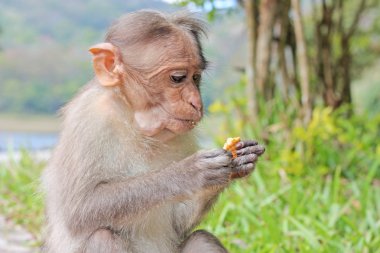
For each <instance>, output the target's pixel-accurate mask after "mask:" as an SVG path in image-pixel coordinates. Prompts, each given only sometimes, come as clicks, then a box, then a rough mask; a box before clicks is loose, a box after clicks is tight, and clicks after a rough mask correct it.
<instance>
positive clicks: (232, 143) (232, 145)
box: [223, 137, 240, 158]
mask: <svg viewBox="0 0 380 253" xmlns="http://www.w3.org/2000/svg"><path fill="white" fill-rule="evenodd" d="M239 141H240V137H234V138H228V139H227V141H226V143H224V146H223V149H224V150H227V151H231V153H232V157H233V158H236V157H237V154H236V144H238V142H239Z"/></svg>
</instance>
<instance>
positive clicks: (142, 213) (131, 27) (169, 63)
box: [42, 10, 265, 253]
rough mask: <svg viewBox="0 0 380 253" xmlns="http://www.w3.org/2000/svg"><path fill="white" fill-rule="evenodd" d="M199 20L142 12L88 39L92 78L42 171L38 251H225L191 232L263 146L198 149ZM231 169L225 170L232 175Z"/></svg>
mask: <svg viewBox="0 0 380 253" xmlns="http://www.w3.org/2000/svg"><path fill="white" fill-rule="evenodd" d="M205 35H206V32H205V23H204V21H202V20H201V19H199V18H197V17H194V15H193V14H191V13H186V12H177V13H172V14H164V13H161V12H157V11H153V10H140V11H136V12H132V13H129V14H126V15H124V16H122V17H120V18H119V19H118V20H117V21H115V22H114V23H113V24H112V25H111V26H110V28H109V30H108V32H107V34H106V37H105V41H104V42H102V43H99V44H96V45H94V46H92V47H91V48H90V49H89V51H90V53H91V54H92V56H93V68H94V78H93V79H92V80H90V81H89V82H88V83H87V84H86V85H85V86H84V87H83V88H82V90H81V91H80V92H79V93H78V94H77V95H76V96H75V97H74V98H73V99H72V100H71V101H70V102H69V103H67V104H66V105H65V106H64V107H63V109H62V111H61V114H62V115H61V116H62V127H61V130H60V134H59V140H58V143H57V145H56V147H55V149H54V150H53V152H52V156H51V158H50V160H49V161H48V163H47V166H46V168H45V169H44V171H43V174H42V186H43V190H44V193H45V204H46V231H45V239H44V246H43V252H45V253H197V252H210V253H225V252H228V251H227V249H226V248H225V247H224V246H223V245H222V243H221V242H220V241H219V239H217V238H216V236H214V235H213V234H211V233H210V232H208V231H205V230H196V231H193V230H194V228H195V227H196V226H197V225H198V224H199V223H200V221H201V220H202V218H203V217H204V216H205V214H206V213H207V212H208V211H210V209H211V207H212V206H213V204H214V203H215V202H216V200H217V197H218V195H219V194H220V193H221V192H222V191H223V190H224V189H225V188H227V187H228V186H229V185H230V184H231V181H233V180H235V178H242V177H245V176H247V175H249V174H250V173H251V172H252V171H253V170H254V167H255V164H256V162H257V160H258V157H259V156H260V155H262V154H263V153H264V151H265V148H264V147H263V146H261V145H259V144H258V143H257V142H256V141H253V140H245V141H241V142H239V143H238V144H237V146H236V147H237V155H238V157H237V158H235V159H232V155H231V153H230V152H229V151H225V150H223V149H211V150H199V147H198V144H197V134H196V126H197V124H198V123H199V122H200V120H201V119H202V117H203V114H204V113H203V103H202V99H201V94H200V83H201V77H202V73H203V71H204V70H205V69H206V67H207V63H208V62H207V60H206V59H205V57H204V55H203V52H202V45H201V39H202V38H203V37H204V36H205ZM232 173H234V175H237V176H234V178H231V177H230V175H231V174H232Z"/></svg>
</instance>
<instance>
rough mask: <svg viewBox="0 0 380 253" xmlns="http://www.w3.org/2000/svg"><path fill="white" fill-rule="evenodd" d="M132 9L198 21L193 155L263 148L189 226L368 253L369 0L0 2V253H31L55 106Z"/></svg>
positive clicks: (243, 240) (371, 196)
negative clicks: (238, 142) (183, 14)
mask: <svg viewBox="0 0 380 253" xmlns="http://www.w3.org/2000/svg"><path fill="white" fill-rule="evenodd" d="M143 8H149V9H155V10H160V11H164V12H172V11H175V10H179V9H182V8H188V9H190V10H191V11H195V12H198V15H199V16H201V17H203V18H204V19H206V20H208V22H209V36H208V38H206V39H205V40H204V49H205V55H206V56H207V58H208V59H209V60H210V61H211V66H210V68H209V69H208V70H207V73H206V75H205V78H204V81H203V85H202V93H203V94H202V95H203V98H204V102H205V105H206V108H207V111H206V117H205V120H204V121H203V123H202V124H201V126H200V129H201V131H200V132H201V138H200V140H201V145H202V146H203V147H204V148H211V147H214V146H215V147H220V146H221V145H222V144H223V143H224V141H225V139H226V138H227V137H230V136H241V137H242V138H245V139H248V138H250V139H256V140H259V141H260V142H262V143H264V145H265V146H266V149H267V151H266V154H265V155H264V156H263V157H262V159H261V160H260V162H259V163H258V165H257V169H256V171H255V173H253V175H252V176H250V177H249V178H247V179H243V180H241V181H239V182H236V183H234V184H233V185H232V186H231V189H229V190H228V191H226V192H225V193H224V194H223V195H222V196H221V198H220V201H219V202H218V204H217V205H216V206H215V208H214V211H213V212H212V213H210V215H209V216H208V217H207V220H206V221H205V222H204V223H202V224H201V227H202V228H206V229H208V230H210V231H212V232H214V233H216V234H217V235H218V236H219V237H220V238H221V240H222V241H223V243H224V244H226V246H227V247H228V248H229V249H231V251H232V252H380V251H379V249H380V142H379V140H380V57H379V56H380V12H379V10H380V1H379V0H281V1H280V0H165V1H163V0H162V1H161V0H139V1H125V0H109V1H101V0H87V1H74V0H66V1H58V0H45V1H42V0H29V1H26V0H12V1H11V0H1V1H0V252H39V250H38V247H39V246H40V245H41V233H42V224H43V201H42V199H43V197H42V196H41V194H40V193H39V176H40V173H41V170H42V169H43V167H44V164H45V163H46V160H47V159H49V156H50V153H51V149H52V148H53V147H54V145H55V143H56V141H57V138H58V131H59V118H58V116H57V113H58V110H59V108H60V107H61V106H62V105H64V104H65V103H66V102H68V101H69V100H70V98H71V97H73V95H74V94H75V93H76V92H77V91H78V90H79V89H80V88H81V87H82V86H83V85H84V84H86V82H87V81H88V80H90V78H92V76H93V72H92V65H91V57H90V54H89V53H88V51H87V49H88V48H89V47H90V46H91V45H93V44H96V43H98V42H101V41H103V37H104V34H105V31H106V29H107V27H108V26H109V25H110V24H111V23H112V21H114V20H115V19H117V18H118V17H119V16H121V15H122V14H124V13H126V12H130V11H135V10H139V9H143Z"/></svg>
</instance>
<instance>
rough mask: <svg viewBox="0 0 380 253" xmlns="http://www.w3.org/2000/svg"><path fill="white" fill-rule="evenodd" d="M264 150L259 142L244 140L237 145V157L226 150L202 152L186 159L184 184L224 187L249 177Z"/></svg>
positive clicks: (197, 188)
mask: <svg viewBox="0 0 380 253" xmlns="http://www.w3.org/2000/svg"><path fill="white" fill-rule="evenodd" d="M264 152H265V148H264V147H263V146H261V145H258V143H257V141H252V140H248V141H241V142H239V143H237V144H236V153H237V155H238V157H237V158H235V159H233V158H232V153H231V152H230V151H226V150H224V149H214V150H201V151H198V152H197V153H195V154H194V155H192V156H190V157H188V158H187V159H185V160H183V161H182V162H183V163H182V164H181V165H182V166H181V167H182V168H184V169H185V170H183V173H185V174H186V176H185V178H188V180H185V181H184V182H183V184H184V185H185V184H186V183H187V182H191V183H190V184H191V185H189V186H188V187H189V188H188V189H193V190H199V188H209V187H225V186H227V185H228V183H229V182H230V181H231V179H236V178H242V177H245V176H247V175H249V174H250V173H251V172H252V171H253V170H254V168H255V164H256V162H257V159H258V157H259V156H260V155H262V154H263V153H264Z"/></svg>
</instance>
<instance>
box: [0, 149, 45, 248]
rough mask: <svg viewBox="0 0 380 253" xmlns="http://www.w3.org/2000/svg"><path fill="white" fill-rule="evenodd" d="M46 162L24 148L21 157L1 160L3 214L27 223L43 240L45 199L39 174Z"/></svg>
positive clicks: (16, 221)
mask: <svg viewBox="0 0 380 253" xmlns="http://www.w3.org/2000/svg"><path fill="white" fill-rule="evenodd" d="M43 165H44V164H43V163H38V162H35V161H34V160H33V158H32V157H31V156H30V155H29V154H28V153H26V152H25V151H23V154H22V156H21V160H20V161H18V162H15V161H10V163H9V164H5V163H1V162H0V214H1V215H4V216H5V217H6V218H9V219H11V220H12V221H14V222H15V223H17V224H20V225H22V226H23V227H25V228H26V229H27V230H28V231H29V232H31V233H32V235H33V236H34V238H35V242H32V243H39V242H40V241H41V233H40V232H41V226H42V221H43V201H42V195H41V194H40V193H39V192H40V191H39V176H40V173H41V171H42V168H43Z"/></svg>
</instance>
